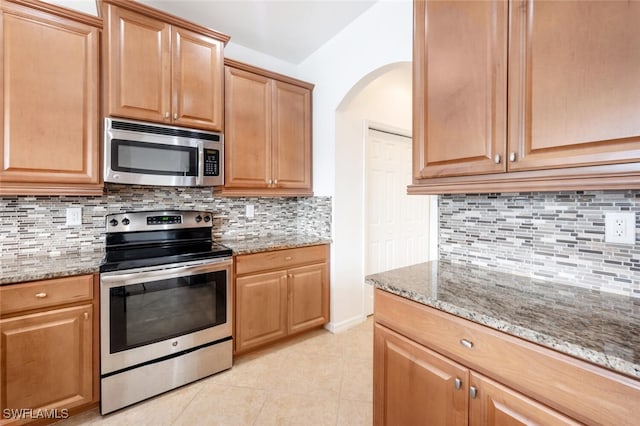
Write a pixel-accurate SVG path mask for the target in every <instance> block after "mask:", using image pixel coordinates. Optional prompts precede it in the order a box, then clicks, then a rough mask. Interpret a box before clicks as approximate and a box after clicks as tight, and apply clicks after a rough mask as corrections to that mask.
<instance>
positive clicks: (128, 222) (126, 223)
mask: <svg viewBox="0 0 640 426" xmlns="http://www.w3.org/2000/svg"><path fill="white" fill-rule="evenodd" d="M130 223H131V221H130V220H129V219H127V218H126V217H125V218H124V219H122V224H123V225H128V224H130Z"/></svg>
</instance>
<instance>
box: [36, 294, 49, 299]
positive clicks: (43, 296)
mask: <svg viewBox="0 0 640 426" xmlns="http://www.w3.org/2000/svg"><path fill="white" fill-rule="evenodd" d="M36 297H37V298H38V299H44V298H45V297H47V293H44V292H43V293H36Z"/></svg>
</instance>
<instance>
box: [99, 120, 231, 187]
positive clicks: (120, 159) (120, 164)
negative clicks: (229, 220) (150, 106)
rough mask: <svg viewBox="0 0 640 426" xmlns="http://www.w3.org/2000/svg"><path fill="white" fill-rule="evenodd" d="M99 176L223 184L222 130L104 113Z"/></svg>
mask: <svg viewBox="0 0 640 426" xmlns="http://www.w3.org/2000/svg"><path fill="white" fill-rule="evenodd" d="M103 177H104V181H105V182H113V183H125V184H137V185H158V186H222V185H223V184H224V140H223V135H222V134H221V133H215V132H207V131H203V130H194V129H187V128H183V127H173V126H164V125H161V124H155V123H146V122H141V121H133V120H124V119H119V118H105V123H104V176H103Z"/></svg>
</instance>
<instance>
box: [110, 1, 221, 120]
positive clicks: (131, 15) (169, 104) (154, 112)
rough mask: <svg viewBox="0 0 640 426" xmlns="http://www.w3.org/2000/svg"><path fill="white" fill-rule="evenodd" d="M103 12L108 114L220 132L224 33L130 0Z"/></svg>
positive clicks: (116, 3) (114, 4)
mask: <svg viewBox="0 0 640 426" xmlns="http://www.w3.org/2000/svg"><path fill="white" fill-rule="evenodd" d="M103 16H104V19H105V32H106V34H105V41H106V43H105V48H104V52H105V61H104V62H105V77H106V78H105V83H104V86H105V109H106V115H109V116H118V117H126V118H133V119H139V120H145V121H154V122H158V123H164V124H171V125H176V126H183V127H194V128H202V129H208V130H218V131H222V129H223V124H224V123H223V117H224V113H223V108H224V95H223V79H224V74H223V73H224V62H223V53H224V52H223V50H224V44H225V43H226V42H227V41H228V40H229V38H228V37H227V36H225V35H222V34H220V33H217V32H215V31H212V30H209V29H207V28H204V27H198V26H196V25H195V24H192V23H189V22H187V21H182V20H180V19H178V18H175V17H173V16H170V15H166V14H164V13H162V12H159V11H157V10H155V9H152V8H149V7H146V6H144V5H141V4H139V3H136V2H130V1H122V0H105V2H104V3H103Z"/></svg>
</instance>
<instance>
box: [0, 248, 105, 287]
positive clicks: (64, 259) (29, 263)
mask: <svg viewBox="0 0 640 426" xmlns="http://www.w3.org/2000/svg"><path fill="white" fill-rule="evenodd" d="M103 257H104V251H88V252H73V253H65V254H62V255H60V256H35V257H9V258H6V257H5V258H3V259H2V261H1V262H0V285H4V284H14V283H20V282H25V281H34V280H45V279H49V278H62V277H69V276H72V275H82V274H93V273H96V272H98V271H99V269H100V263H102V258H103Z"/></svg>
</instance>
